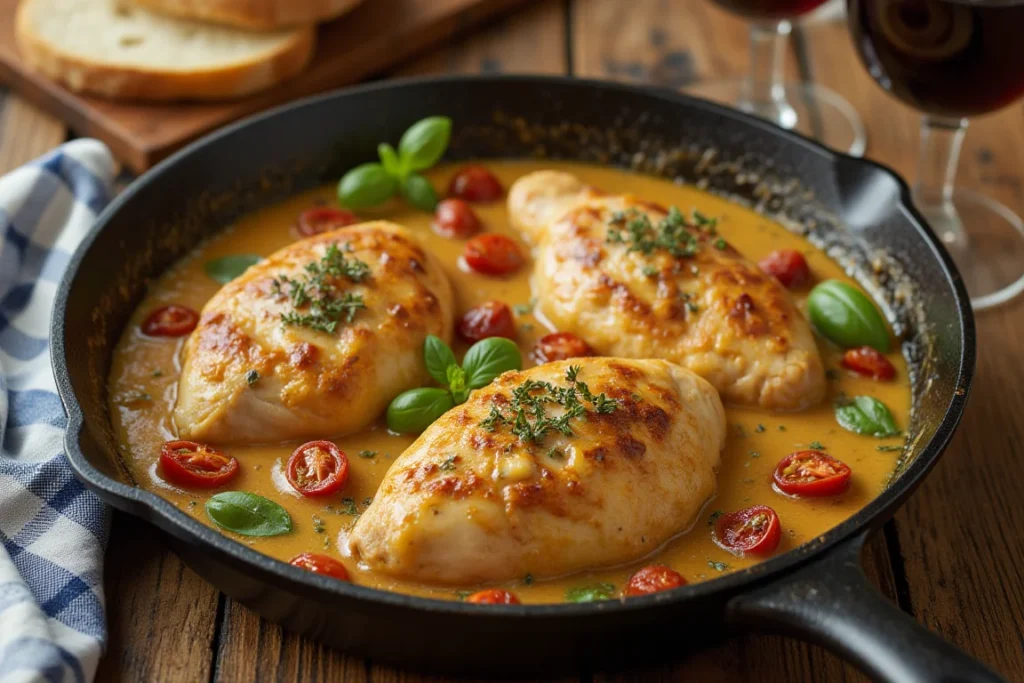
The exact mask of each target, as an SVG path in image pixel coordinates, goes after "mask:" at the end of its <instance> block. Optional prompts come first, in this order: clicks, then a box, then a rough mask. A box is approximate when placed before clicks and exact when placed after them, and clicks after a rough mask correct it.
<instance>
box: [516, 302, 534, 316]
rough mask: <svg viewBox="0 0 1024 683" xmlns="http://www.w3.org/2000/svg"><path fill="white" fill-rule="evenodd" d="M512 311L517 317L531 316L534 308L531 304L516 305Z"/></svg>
mask: <svg viewBox="0 0 1024 683" xmlns="http://www.w3.org/2000/svg"><path fill="white" fill-rule="evenodd" d="M512 311H513V312H514V313H515V314H516V315H529V314H530V312H531V311H533V306H532V305H531V304H516V305H515V306H513V307H512Z"/></svg>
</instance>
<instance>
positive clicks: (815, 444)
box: [807, 441, 825, 451]
mask: <svg viewBox="0 0 1024 683" xmlns="http://www.w3.org/2000/svg"><path fill="white" fill-rule="evenodd" d="M807 446H808V447H809V448H813V449H814V450H816V451H823V450H825V444H823V443H822V442H820V441H812V442H810V443H809V444H807Z"/></svg>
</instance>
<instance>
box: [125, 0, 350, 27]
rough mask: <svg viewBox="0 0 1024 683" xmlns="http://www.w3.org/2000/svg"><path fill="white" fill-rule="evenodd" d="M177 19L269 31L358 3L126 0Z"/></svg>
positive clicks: (330, 0)
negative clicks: (200, 20)
mask: <svg viewBox="0 0 1024 683" xmlns="http://www.w3.org/2000/svg"><path fill="white" fill-rule="evenodd" d="M130 1H131V2H133V3H134V4H136V5H141V6H142V7H148V8H149V9H152V10H156V11H158V12H164V13H166V14H172V15H174V16H178V17H186V18H189V19H203V20H206V21H215V22H218V23H221V24H228V25H231V26H238V27H240V28H248V29H256V30H260V31H270V30H275V29H280V28H286V27H288V26H299V25H303V24H315V23H317V22H320V21H328V20H330V19H334V18H335V17H339V16H341V15H342V14H344V13H345V12H347V11H349V10H350V9H352V8H353V7H355V6H356V5H358V4H359V3H360V2H362V0H130Z"/></svg>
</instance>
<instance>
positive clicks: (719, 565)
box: [708, 560, 729, 572]
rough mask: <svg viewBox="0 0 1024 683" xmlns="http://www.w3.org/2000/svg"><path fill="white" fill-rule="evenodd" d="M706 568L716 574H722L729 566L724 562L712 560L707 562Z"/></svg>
mask: <svg viewBox="0 0 1024 683" xmlns="http://www.w3.org/2000/svg"><path fill="white" fill-rule="evenodd" d="M708 566H709V567H711V568H712V569H714V570H715V571H717V572H724V571H725V570H726V569H728V568H729V565H727V564H726V563H725V562H715V561H714V560H708Z"/></svg>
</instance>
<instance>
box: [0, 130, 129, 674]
mask: <svg viewBox="0 0 1024 683" xmlns="http://www.w3.org/2000/svg"><path fill="white" fill-rule="evenodd" d="M113 177H114V161H113V159H112V158H111V155H110V152H109V150H107V148H106V147H105V146H103V144H102V143H100V142H98V141H96V140H85V139H82V140H75V141H73V142H69V143H67V144H65V145H63V146H61V147H59V148H58V149H56V150H55V151H53V152H51V153H50V154H48V155H46V156H44V157H42V158H40V159H37V160H36V161H33V162H31V163H29V164H26V165H25V166H22V167H21V168H19V169H17V170H15V171H12V172H11V173H8V174H7V175H5V176H3V177H2V178H0V541H2V543H3V546H2V547H0V683H37V682H44V681H45V682H46V683H88V682H89V681H91V680H92V679H93V676H94V675H95V673H96V665H97V663H98V662H99V658H100V654H101V652H102V649H103V645H104V642H105V638H106V627H105V622H104V613H103V550H104V547H105V546H106V540H107V531H108V528H109V513H108V511H107V509H106V507H105V506H104V505H103V503H101V502H100V500H99V499H98V498H97V497H96V496H95V495H94V494H93V493H91V492H90V491H87V490H86V489H85V488H84V487H83V486H82V484H81V483H80V482H79V481H78V480H77V479H75V476H74V474H72V472H71V466H70V465H69V464H68V460H67V457H66V456H65V454H64V449H63V438H64V426H65V423H66V419H65V415H64V408H63V407H62V406H61V403H60V399H59V398H58V397H57V391H56V387H55V385H54V381H53V373H52V371H51V369H50V351H49V329H50V315H51V311H52V308H53V298H54V294H55V292H56V290H57V285H58V283H59V282H60V278H61V275H63V273H64V269H65V267H66V266H67V264H68V261H69V259H70V257H71V254H72V252H74V250H75V248H76V247H77V246H78V244H79V242H81V241H82V239H83V238H84V237H85V236H86V235H87V234H88V233H89V231H90V230H91V229H92V226H93V224H94V222H95V220H96V215H97V214H98V213H99V212H100V210H102V209H103V207H104V206H105V205H106V203H107V201H108V200H109V199H110V196H111V192H112V187H113Z"/></svg>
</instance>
